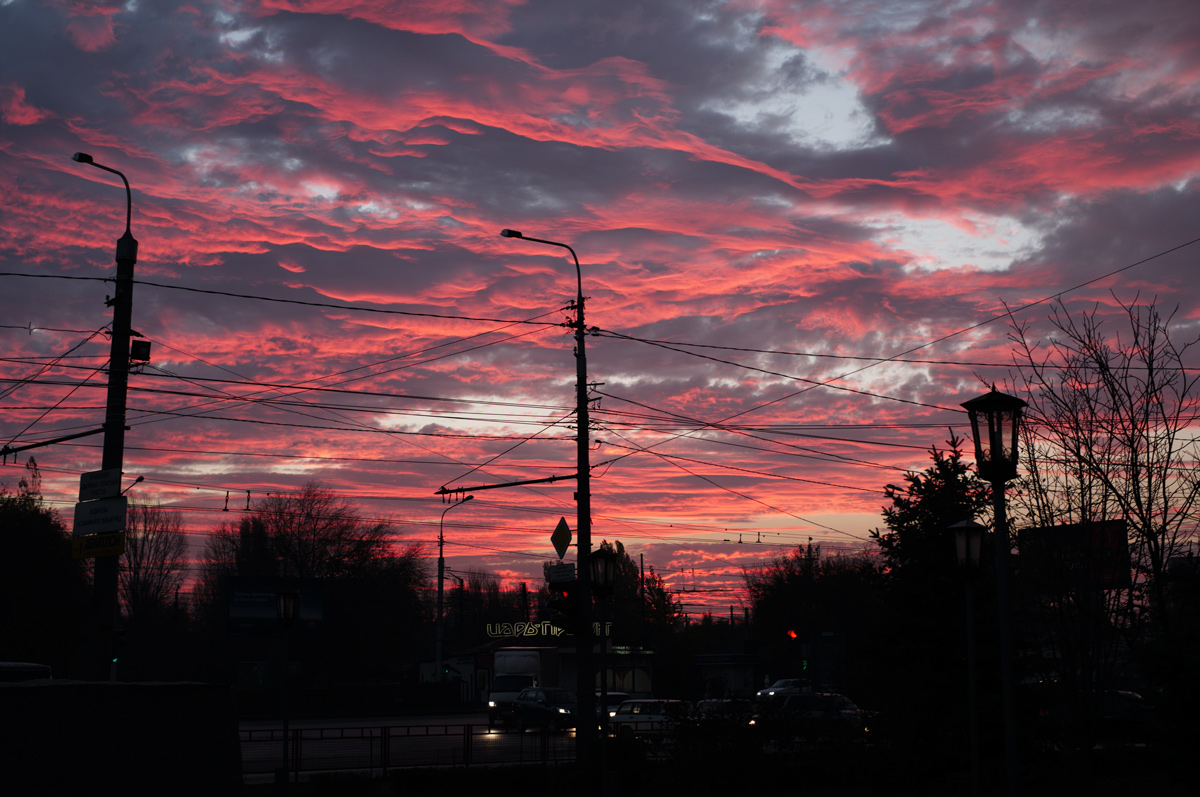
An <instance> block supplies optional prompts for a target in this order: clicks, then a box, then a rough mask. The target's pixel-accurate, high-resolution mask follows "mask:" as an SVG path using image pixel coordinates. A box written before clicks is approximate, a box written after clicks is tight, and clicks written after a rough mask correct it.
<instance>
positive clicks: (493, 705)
mask: <svg viewBox="0 0 1200 797" xmlns="http://www.w3.org/2000/svg"><path fill="white" fill-rule="evenodd" d="M495 707H496V701H495V700H489V701H488V708H495Z"/></svg>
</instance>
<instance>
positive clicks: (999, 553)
mask: <svg viewBox="0 0 1200 797" xmlns="http://www.w3.org/2000/svg"><path fill="white" fill-rule="evenodd" d="M962 406H963V407H965V408H966V410H967V414H968V415H969V417H970V419H971V435H972V436H973V437H974V438H975V469H976V470H977V471H978V472H979V476H980V477H981V478H983V479H986V480H987V481H989V482H991V485H992V512H993V517H995V521H996V528H995V531H994V533H993V535H992V536H993V537H994V539H995V543H996V603H997V609H998V613H999V615H1000V617H999V620H1000V683H1001V691H1002V693H1003V699H1004V764H1005V773H1006V775H1007V780H1008V794H1009V797H1016V794H1017V711H1016V678H1015V676H1014V674H1013V641H1012V608H1011V606H1010V601H1009V590H1008V559H1009V548H1010V547H1011V542H1010V541H1009V536H1008V506H1007V502H1006V500H1005V495H1004V487H1005V485H1006V484H1007V483H1008V482H1009V481H1010V480H1012V479H1015V478H1016V477H1017V445H1018V442H1019V438H1020V429H1021V412H1022V410H1024V408H1025V406H1026V403H1025V402H1024V401H1022V400H1021V399H1019V398H1017V397H1015V396H1009V395H1007V394H1005V393H1001V392H999V391H998V390H996V388H995V387H994V386H993V387H992V389H991V391H990V392H988V393H986V394H984V395H982V396H979V397H978V398H973V399H971V400H970V401H964V402H963V404H962Z"/></svg>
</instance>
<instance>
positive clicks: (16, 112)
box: [0, 84, 50, 125]
mask: <svg viewBox="0 0 1200 797" xmlns="http://www.w3.org/2000/svg"><path fill="white" fill-rule="evenodd" d="M49 117H50V112H49V111H43V110H41V109H40V108H37V107H35V106H33V105H31V104H30V103H28V102H26V100H25V89H24V88H22V87H21V86H16V85H12V84H10V85H7V86H0V119H3V120H4V122H5V124H10V125H34V124H37V123H38V122H41V121H42V120H44V119H47V118H49Z"/></svg>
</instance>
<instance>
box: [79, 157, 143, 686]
mask: <svg viewBox="0 0 1200 797" xmlns="http://www.w3.org/2000/svg"><path fill="white" fill-rule="evenodd" d="M71 160H73V161H75V162H76V163H86V164H88V165H89V166H95V167H96V168H97V169H102V170H103V171H106V172H110V173H112V174H115V175H117V176H118V177H120V178H121V182H123V183H124V184H125V234H124V235H122V236H121V237H120V238H118V239H117V256H116V260H117V279H116V284H115V286H114V289H113V298H112V301H111V302H110V304H111V305H112V308H113V320H112V342H111V346H110V349H109V357H108V397H107V401H106V403H105V411H104V449H103V454H102V459H101V465H100V467H101V469H102V470H109V469H112V468H115V469H116V470H117V472H118V473H119V472H120V470H121V467H122V465H123V464H124V460H125V400H126V393H127V392H128V386H129V339H130V337H131V327H132V324H133V267H134V264H136V263H137V250H138V242H137V239H136V238H134V237H133V233H132V232H131V231H130V229H129V225H130V222H131V221H132V218H133V192H132V191H130V190H129V180H127V179H126V178H125V175H124V174H123V173H121V172H119V171H117V170H116V169H112V168H109V167H108V166H105V165H103V164H100V163H96V161H95V160H93V159H92V156H91V155H88V154H87V153H86V152H76V153H75V154H74V155H72V156H71ZM117 560H118V557H117V556H98V557H96V565H95V573H94V577H93V581H94V584H93V594H94V595H95V601H96V612H97V615H98V625H99V634H100V639H99V640H98V645H97V647H98V648H99V650H98V651H96V656H97V659H96V663H97V665H98V667H100V668H103V667H105V666H106V663H107V662H109V661H110V660H111V659H112V639H113V621H114V616H115V615H116V611H117V579H118V575H117V572H118V571H117ZM103 672H104V670H103V669H98V670H97V675H98V677H103V675H102V673H103ZM110 677H111V676H110Z"/></svg>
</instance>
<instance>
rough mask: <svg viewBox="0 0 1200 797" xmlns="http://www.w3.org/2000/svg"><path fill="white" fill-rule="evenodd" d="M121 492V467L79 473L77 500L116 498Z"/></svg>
mask: <svg viewBox="0 0 1200 797" xmlns="http://www.w3.org/2000/svg"><path fill="white" fill-rule="evenodd" d="M120 494H121V469H120V468H107V469H105V470H94V471H92V472H91V473H81V474H80V475H79V500H80V501H95V500H97V499H100V498H116V497H117V496H118V495H120Z"/></svg>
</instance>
